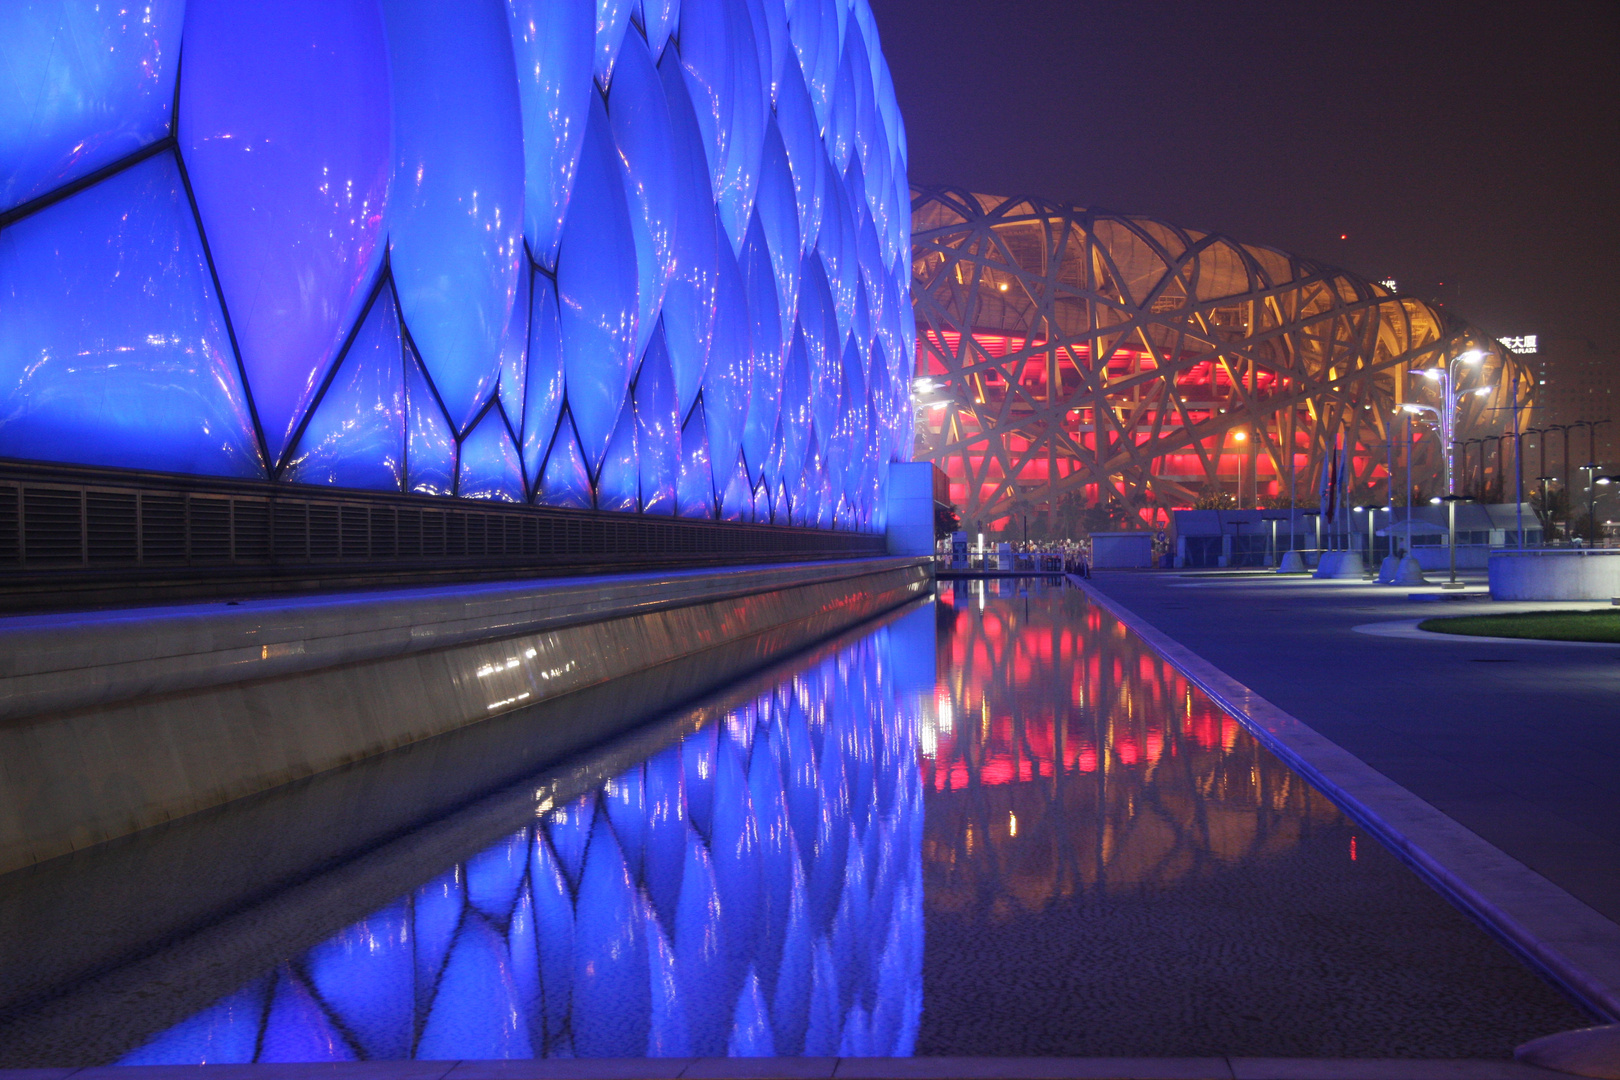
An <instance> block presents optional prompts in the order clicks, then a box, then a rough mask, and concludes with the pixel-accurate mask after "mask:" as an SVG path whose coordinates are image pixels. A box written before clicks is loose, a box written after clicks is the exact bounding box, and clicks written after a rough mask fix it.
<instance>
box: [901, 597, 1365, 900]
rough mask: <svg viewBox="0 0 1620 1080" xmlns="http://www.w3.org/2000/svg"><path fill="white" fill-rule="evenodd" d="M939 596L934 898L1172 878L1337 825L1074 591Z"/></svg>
mask: <svg viewBox="0 0 1620 1080" xmlns="http://www.w3.org/2000/svg"><path fill="white" fill-rule="evenodd" d="M940 604H941V607H940V612H939V618H938V623H939V639H938V650H939V651H938V657H939V661H940V662H939V665H938V667H939V680H938V682H937V684H936V689H935V695H934V701H933V705H934V708H933V710H932V716H930V717H925V718H924V720H923V723H924V725H925V730H924V732H923V733H922V738H921V740H920V755H921V767H922V776H923V782H924V787H925V790H927V791H928V792H929V793H930V794H929V798H928V811H927V814H926V822H927V824H926V832H925V835H926V837H927V839H926V840H925V844H924V864H925V867H926V868H927V869H926V875H927V882H928V895H929V897H930V904H931V905H932V906H934V907H935V908H941V907H943V908H951V907H953V906H955V905H965V906H967V907H979V906H982V905H983V904H984V903H987V902H991V901H988V900H987V899H986V897H988V896H994V895H996V894H998V893H1002V892H1007V893H1011V894H1013V895H1014V896H1016V897H1017V898H1018V899H1019V900H1020V902H1022V903H1025V904H1035V905H1037V906H1039V905H1040V904H1042V903H1045V902H1047V899H1050V898H1053V897H1056V896H1061V895H1073V894H1074V893H1075V892H1077V891H1079V890H1081V889H1084V888H1087V887H1090V886H1092V885H1102V884H1121V883H1125V882H1135V883H1146V882H1160V883H1166V882H1169V881H1173V880H1177V879H1180V878H1183V877H1185V876H1186V875H1188V874H1197V873H1200V872H1203V871H1206V870H1210V869H1213V868H1214V867H1216V866H1218V865H1220V864H1223V863H1231V862H1236V861H1242V860H1246V859H1252V858H1256V857H1267V856H1269V855H1271V854H1275V853H1277V852H1279V851H1282V850H1285V849H1288V848H1291V847H1292V846H1293V845H1294V844H1295V842H1296V841H1297V839H1298V838H1299V836H1300V835H1301V830H1302V829H1305V828H1308V827H1309V823H1311V822H1319V823H1326V822H1329V821H1333V822H1337V821H1340V820H1341V818H1340V816H1339V814H1338V811H1337V810H1336V809H1335V808H1334V807H1333V806H1332V805H1331V804H1330V803H1328V802H1327V801H1326V800H1325V799H1324V798H1323V797H1322V796H1321V795H1320V794H1318V793H1317V792H1315V791H1314V790H1313V789H1311V788H1310V787H1308V786H1307V785H1306V784H1304V783H1303V782H1302V781H1300V779H1299V778H1298V777H1296V776H1294V775H1293V774H1292V773H1290V772H1289V771H1288V770H1287V769H1286V768H1284V767H1283V766H1282V765H1281V763H1280V762H1278V761H1277V760H1276V759H1275V758H1274V757H1272V756H1271V755H1270V754H1268V753H1266V752H1265V751H1264V750H1263V749H1262V748H1261V747H1260V746H1259V745H1258V744H1257V743H1256V742H1255V740H1254V739H1253V738H1252V737H1251V736H1249V735H1248V734H1247V733H1246V732H1245V731H1244V730H1243V729H1242V727H1241V726H1240V725H1239V724H1238V723H1237V721H1236V720H1235V719H1234V718H1233V717H1231V716H1229V715H1227V714H1226V713H1225V712H1224V711H1222V710H1221V709H1220V708H1219V707H1218V706H1217V705H1216V704H1215V703H1214V702H1213V701H1212V700H1210V699H1209V698H1208V697H1207V696H1205V695H1204V694H1203V693H1202V691H1200V690H1199V689H1198V688H1197V687H1195V686H1193V685H1192V684H1191V683H1190V682H1189V681H1188V680H1187V679H1186V677H1185V676H1183V675H1182V674H1181V673H1180V672H1179V671H1178V670H1177V669H1176V668H1174V667H1172V666H1171V665H1170V664H1168V663H1167V662H1166V661H1165V660H1164V659H1163V658H1162V657H1160V656H1159V655H1158V654H1157V653H1156V652H1154V651H1153V650H1152V649H1151V648H1149V647H1148V646H1147V645H1146V644H1145V643H1144V642H1142V641H1141V640H1140V639H1139V638H1137V637H1136V636H1135V635H1134V634H1130V633H1128V632H1127V631H1126V630H1125V628H1124V627H1123V626H1121V625H1120V624H1119V623H1118V622H1117V621H1116V620H1114V619H1113V618H1112V617H1111V616H1108V615H1107V614H1106V613H1104V612H1102V611H1100V610H1099V609H1098V608H1096V607H1095V606H1093V605H1091V604H1089V603H1088V602H1087V601H1086V600H1085V598H1084V596H1083V594H1081V593H1079V592H1077V591H1076V590H1073V589H1064V588H1054V587H1047V586H1041V585H1038V584H1036V585H1031V584H1025V583H1020V582H1017V581H1011V580H1008V581H1001V582H990V583H982V582H975V583H967V582H958V583H956V585H955V587H954V589H953V588H951V587H946V589H945V590H944V591H942V593H941V597H940ZM992 882H993V883H994V884H993V885H992V884H991V883H992ZM987 888H988V892H987V891H986V889H987Z"/></svg>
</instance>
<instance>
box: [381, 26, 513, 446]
mask: <svg viewBox="0 0 1620 1080" xmlns="http://www.w3.org/2000/svg"><path fill="white" fill-rule="evenodd" d="M382 7H383V16H384V20H385V22H386V24H387V29H388V45H389V52H390V56H391V64H392V72H393V87H394V150H395V169H394V181H393V192H392V194H391V195H390V201H389V213H388V221H387V228H388V231H389V238H390V245H391V260H392V267H393V272H394V280H395V284H396V287H397V289H398V292H399V299H400V306H401V309H402V313H403V315H404V319H405V323H406V325H407V326H409V327H410V330H411V337H412V338H413V339H414V340H415V342H416V347H417V349H418V350H419V351H420V353H421V356H422V361H423V363H424V364H425V365H426V366H427V370H428V372H429V374H431V375H432V377H433V382H434V385H435V386H436V387H437V388H438V391H439V394H440V396H441V398H442V399H443V401H444V404H445V408H446V409H447V410H448V412H449V414H450V418H451V419H452V420H453V421H454V422H455V424H456V426H457V428H458V429H459V428H461V427H464V426H465V425H467V424H469V423H471V422H472V419H473V417H474V416H476V415H477V412H478V410H479V408H480V407H482V405H483V403H484V401H485V400H487V399H488V397H489V395H490V393H491V392H492V391H494V389H495V386H496V382H497V380H498V378H499V374H500V352H501V341H502V338H503V336H504V335H505V333H506V329H507V325H508V322H509V320H510V319H511V316H512V305H513V304H514V303H515V302H516V301H517V293H518V283H519V280H520V274H519V271H520V269H521V267H522V259H523V235H522V227H523V225H522V223H523V126H522V121H521V119H520V115H519V109H518V97H517V75H516V72H515V70H514V68H513V60H512V39H511V36H510V34H509V31H508V27H507V17H506V13H505V12H504V11H503V10H502V7H501V4H500V0H384V3H383V5H382Z"/></svg>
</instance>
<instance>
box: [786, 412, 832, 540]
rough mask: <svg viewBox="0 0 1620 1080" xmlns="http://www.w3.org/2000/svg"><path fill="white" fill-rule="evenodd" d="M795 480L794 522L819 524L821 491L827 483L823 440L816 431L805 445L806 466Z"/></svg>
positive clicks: (797, 523) (796, 523) (798, 523)
mask: <svg viewBox="0 0 1620 1080" xmlns="http://www.w3.org/2000/svg"><path fill="white" fill-rule="evenodd" d="M794 480H795V482H794V488H793V524H795V525H811V526H814V525H817V524H819V520H820V515H821V493H822V490H823V488H824V487H825V486H826V484H825V475H824V459H823V457H822V454H821V441H820V439H819V438H818V437H817V435H816V433H815V432H814V431H812V432H811V433H810V439H809V441H808V443H807V444H806V446H805V451H804V468H803V469H802V470H801V471H800V473H799V475H798V476H797V477H796V478H794Z"/></svg>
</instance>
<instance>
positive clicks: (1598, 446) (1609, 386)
mask: <svg viewBox="0 0 1620 1080" xmlns="http://www.w3.org/2000/svg"><path fill="white" fill-rule="evenodd" d="M1537 345H1538V348H1537V351H1536V354H1535V356H1534V357H1530V358H1529V359H1530V360H1531V361H1532V363H1533V364H1534V367H1535V372H1536V388H1535V403H1536V424H1537V425H1538V426H1545V425H1549V424H1580V425H1582V426H1581V427H1579V428H1578V429H1576V430H1575V431H1572V432H1571V433H1570V460H1571V462H1572V463H1573V464H1574V466H1575V467H1577V468H1578V467H1579V466H1581V465H1584V464H1586V463H1587V462H1588V460H1589V459H1590V458H1592V457H1594V455H1595V457H1596V463H1597V464H1599V465H1605V466H1620V435H1617V434H1616V427H1617V425H1620V394H1617V393H1616V392H1615V386H1616V384H1617V383H1620V352H1615V351H1613V350H1610V351H1604V350H1602V349H1599V348H1598V346H1597V344H1596V343H1595V342H1592V341H1586V340H1582V339H1579V338H1569V337H1548V336H1546V335H1542V336H1540V337H1539V338H1538V340H1537ZM1604 420H1608V421H1609V423H1606V424H1605V423H1598V424H1597V427H1596V429H1595V431H1589V430H1588V429H1587V428H1586V427H1585V426H1584V425H1585V423H1587V422H1589V421H1590V422H1595V421H1604ZM1594 435H1595V438H1594ZM1560 452H1561V446H1560V449H1559V450H1558V451H1556V452H1555V451H1553V450H1552V449H1551V448H1549V453H1553V454H1554V456H1556V453H1560Z"/></svg>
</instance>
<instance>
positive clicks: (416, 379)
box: [405, 353, 456, 495]
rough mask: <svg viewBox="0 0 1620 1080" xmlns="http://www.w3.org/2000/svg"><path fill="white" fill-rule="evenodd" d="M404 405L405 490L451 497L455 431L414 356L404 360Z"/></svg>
mask: <svg viewBox="0 0 1620 1080" xmlns="http://www.w3.org/2000/svg"><path fill="white" fill-rule="evenodd" d="M405 405H406V409H407V415H408V423H409V431H408V436H409V439H410V442H409V444H408V445H407V447H406V450H405V454H406V456H405V483H406V485H407V487H408V489H409V490H411V491H414V492H416V493H418V494H421V495H449V494H451V493H452V492H454V491H455V483H456V436H455V432H454V431H452V430H451V428H450V421H449V420H448V419H446V418H445V415H444V410H443V409H442V408H440V407H439V402H438V399H437V398H436V397H434V396H433V389H432V386H431V385H430V384H429V383H428V378H427V372H426V371H424V370H423V369H422V361H421V360H420V359H418V358H417V357H416V356H415V354H414V353H412V354H411V355H409V356H408V357H407V358H406V364H405Z"/></svg>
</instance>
